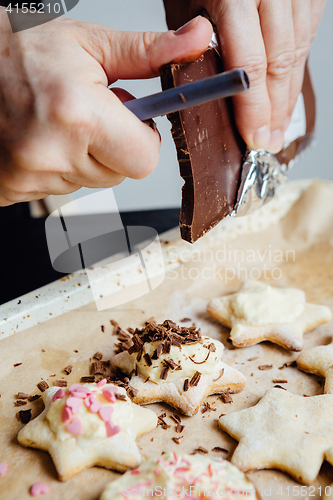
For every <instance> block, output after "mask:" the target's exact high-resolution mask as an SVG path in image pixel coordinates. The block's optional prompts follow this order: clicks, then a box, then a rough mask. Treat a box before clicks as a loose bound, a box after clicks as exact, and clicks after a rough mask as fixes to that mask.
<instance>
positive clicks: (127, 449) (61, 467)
mask: <svg viewBox="0 0 333 500" xmlns="http://www.w3.org/2000/svg"><path fill="white" fill-rule="evenodd" d="M42 397H43V400H44V404H45V409H44V411H43V412H42V413H41V414H40V415H39V416H38V417H36V418H35V419H33V420H31V421H30V422H29V423H28V424H27V425H26V426H25V427H23V429H21V431H20V432H19V434H18V441H19V443H20V444H21V445H23V446H28V447H32V448H39V449H41V450H45V451H48V452H49V453H50V455H51V457H52V460H53V462H54V464H55V467H56V469H57V472H58V475H59V478H60V479H61V480H63V481H65V480H67V479H69V478H71V477H73V476H74V475H75V474H78V473H79V472H81V471H83V470H84V469H86V468H87V467H92V466H94V465H99V466H101V467H106V468H108V469H115V470H118V471H125V470H127V469H130V468H133V467H137V466H138V465H139V464H140V463H141V456H140V452H139V449H138V447H137V445H136V443H135V439H136V438H137V437H138V436H141V435H142V434H145V433H146V432H149V431H151V430H152V429H154V428H155V427H156V425H157V417H156V415H155V413H154V412H152V411H150V410H147V409H145V408H140V407H139V406H137V405H135V404H134V403H132V402H131V400H130V399H129V398H128V396H127V395H126V392H125V390H124V389H122V388H120V387H117V386H114V385H110V384H107V383H106V379H103V380H101V381H100V382H98V383H97V384H73V385H71V386H70V387H69V388H68V390H67V389H63V388H59V387H52V388H49V389H48V390H46V391H45V392H44V393H43V396H42Z"/></svg>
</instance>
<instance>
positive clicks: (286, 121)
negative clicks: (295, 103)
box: [284, 115, 291, 131]
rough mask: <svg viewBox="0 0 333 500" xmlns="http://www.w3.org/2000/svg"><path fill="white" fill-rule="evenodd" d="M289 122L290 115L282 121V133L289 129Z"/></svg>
mask: <svg viewBox="0 0 333 500" xmlns="http://www.w3.org/2000/svg"><path fill="white" fill-rule="evenodd" d="M290 122H291V115H288V116H287V118H286V119H285V121H284V131H286V130H287V128H288V127H289V124H290Z"/></svg>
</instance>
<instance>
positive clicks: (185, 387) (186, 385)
mask: <svg viewBox="0 0 333 500" xmlns="http://www.w3.org/2000/svg"><path fill="white" fill-rule="evenodd" d="M189 383H190V380H189V379H188V378H186V379H185V380H184V386H183V391H184V392H187V391H188V388H189Z"/></svg>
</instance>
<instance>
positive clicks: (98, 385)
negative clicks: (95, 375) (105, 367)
mask: <svg viewBox="0 0 333 500" xmlns="http://www.w3.org/2000/svg"><path fill="white" fill-rule="evenodd" d="M106 382H107V380H106V378H103V379H102V380H100V381H99V382H97V384H96V387H103V385H105V384H106Z"/></svg>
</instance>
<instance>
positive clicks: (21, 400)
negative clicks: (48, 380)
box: [14, 399, 27, 406]
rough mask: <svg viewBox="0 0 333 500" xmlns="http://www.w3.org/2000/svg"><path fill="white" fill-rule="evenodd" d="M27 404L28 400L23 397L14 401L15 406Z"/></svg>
mask: <svg viewBox="0 0 333 500" xmlns="http://www.w3.org/2000/svg"><path fill="white" fill-rule="evenodd" d="M26 404H27V401H25V400H23V399H18V400H17V401H15V402H14V406H24V405H26Z"/></svg>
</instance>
